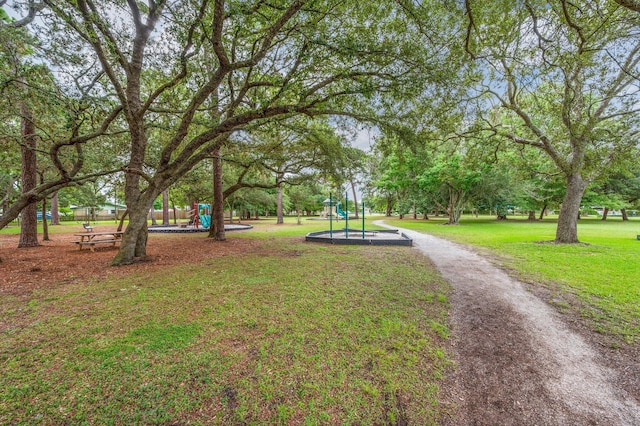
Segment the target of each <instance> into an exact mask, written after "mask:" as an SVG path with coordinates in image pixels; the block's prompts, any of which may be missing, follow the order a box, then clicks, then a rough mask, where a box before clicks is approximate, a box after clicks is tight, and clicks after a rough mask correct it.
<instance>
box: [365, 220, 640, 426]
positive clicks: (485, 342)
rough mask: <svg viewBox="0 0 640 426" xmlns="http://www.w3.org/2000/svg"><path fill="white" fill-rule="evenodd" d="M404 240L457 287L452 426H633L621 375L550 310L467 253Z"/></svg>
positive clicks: (633, 410) (423, 239)
mask: <svg viewBox="0 0 640 426" xmlns="http://www.w3.org/2000/svg"><path fill="white" fill-rule="evenodd" d="M374 223H376V224H378V225H382V226H386V225H384V223H383V222H382V221H377V222H374ZM401 231H402V232H404V233H405V234H407V235H408V236H410V237H411V238H413V240H414V247H416V248H417V249H418V250H420V251H422V252H423V253H424V254H425V255H427V256H428V257H429V258H430V259H431V260H432V261H433V263H434V264H435V266H436V267H437V268H438V270H439V271H440V273H441V274H442V275H443V276H444V278H445V279H446V280H448V281H449V282H450V283H451V285H452V286H453V288H454V294H453V296H452V300H451V304H452V314H451V315H452V317H451V321H452V331H453V353H454V356H455V362H456V368H455V372H454V373H453V375H452V376H451V377H450V378H449V379H448V380H447V382H446V383H445V386H444V387H445V389H443V391H444V393H445V395H446V396H447V398H448V399H449V402H450V403H451V404H454V405H455V406H456V407H457V408H456V409H455V410H454V413H455V416H454V417H453V418H452V419H451V424H455V425H463V424H477V425H480V424H486V425H591V424H593V425H596V424H597V425H640V404H639V402H638V401H637V400H636V399H635V398H633V396H631V395H629V394H628V393H627V392H626V391H625V390H624V389H622V388H621V387H619V386H617V383H618V382H619V381H620V378H619V377H618V375H619V374H620V373H619V372H618V371H616V370H613V369H611V368H609V367H607V366H605V365H604V362H603V359H602V354H601V353H599V352H598V351H597V350H596V349H595V348H593V347H592V346H591V345H590V344H589V343H588V342H587V341H585V340H584V339H583V337H582V336H581V335H579V334H578V333H576V332H574V331H572V330H571V329H569V328H568V327H567V326H566V325H565V324H564V323H563V320H562V319H561V317H560V315H559V314H558V313H557V312H556V311H555V310H554V309H553V308H551V307H550V306H549V305H548V304H546V303H545V302H543V301H541V300H540V299H538V298H537V297H536V296H535V295H533V294H532V293H530V292H528V291H527V290H525V288H524V286H523V285H522V284H521V283H520V282H518V281H516V280H514V279H512V278H511V277H509V276H508V275H507V274H506V273H505V272H504V271H503V270H501V269H499V268H497V267H495V266H494V265H492V264H491V263H490V262H488V261H487V260H486V259H484V258H482V257H481V256H479V255H477V254H475V253H474V252H473V251H471V250H470V249H469V248H467V247H464V246H462V245H459V244H456V243H452V242H450V241H447V240H444V239H441V238H437V237H434V236H431V235H425V234H421V233H418V232H415V231H410V230H406V229H401Z"/></svg>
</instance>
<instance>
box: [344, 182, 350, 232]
mask: <svg viewBox="0 0 640 426" xmlns="http://www.w3.org/2000/svg"><path fill="white" fill-rule="evenodd" d="M344 204H345V211H344V219H345V222H344V236H345V238H346V239H347V240H348V239H349V194H348V193H347V192H345V193H344Z"/></svg>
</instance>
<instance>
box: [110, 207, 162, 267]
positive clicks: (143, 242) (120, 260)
mask: <svg viewBox="0 0 640 426" xmlns="http://www.w3.org/2000/svg"><path fill="white" fill-rule="evenodd" d="M149 204H153V201H151V202H149V203H140V204H139V205H135V206H133V207H131V208H128V209H127V211H128V212H129V225H127V229H126V230H125V232H124V235H123V236H122V243H120V250H119V251H118V254H117V255H116V257H115V258H114V259H113V261H112V262H111V265H113V266H119V265H128V264H131V263H133V261H134V260H135V258H136V257H144V256H146V254H147V236H148V234H147V217H148V215H149V209H150V206H149Z"/></svg>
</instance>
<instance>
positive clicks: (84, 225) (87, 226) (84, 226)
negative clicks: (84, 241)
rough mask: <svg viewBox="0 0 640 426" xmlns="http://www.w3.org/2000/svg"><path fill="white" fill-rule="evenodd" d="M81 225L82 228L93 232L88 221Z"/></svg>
mask: <svg viewBox="0 0 640 426" xmlns="http://www.w3.org/2000/svg"><path fill="white" fill-rule="evenodd" d="M82 227H83V228H84V230H85V231H87V232H93V226H91V225H90V224H89V223H83V224H82Z"/></svg>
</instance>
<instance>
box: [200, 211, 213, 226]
mask: <svg viewBox="0 0 640 426" xmlns="http://www.w3.org/2000/svg"><path fill="white" fill-rule="evenodd" d="M198 218H200V225H202V227H203V228H209V227H210V226H211V215H210V214H199V215H198Z"/></svg>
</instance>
